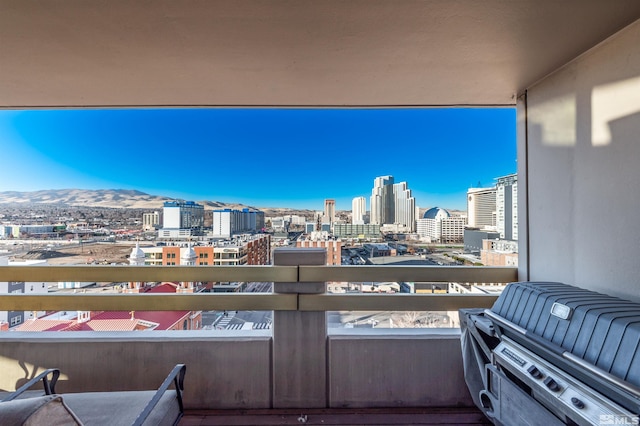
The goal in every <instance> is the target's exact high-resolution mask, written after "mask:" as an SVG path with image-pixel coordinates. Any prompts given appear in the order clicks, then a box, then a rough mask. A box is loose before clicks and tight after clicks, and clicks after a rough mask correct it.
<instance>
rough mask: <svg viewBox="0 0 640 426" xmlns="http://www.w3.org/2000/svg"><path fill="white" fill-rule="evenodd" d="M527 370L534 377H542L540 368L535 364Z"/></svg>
mask: <svg viewBox="0 0 640 426" xmlns="http://www.w3.org/2000/svg"><path fill="white" fill-rule="evenodd" d="M527 371H528V372H529V374H531V376H532V377H533V378H534V379H541V378H542V373H541V372H540V370H538V367H536V366H535V365H532V366H531V367H529V368H527Z"/></svg>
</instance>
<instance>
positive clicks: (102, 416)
mask: <svg viewBox="0 0 640 426" xmlns="http://www.w3.org/2000/svg"><path fill="white" fill-rule="evenodd" d="M155 393H156V391H126V392H83V393H65V394H63V395H62V397H63V398H64V401H65V403H66V404H67V405H68V406H69V407H70V408H71V410H73V412H74V413H75V414H76V416H78V418H79V419H80V420H82V422H83V423H85V424H87V425H128V424H132V423H133V422H134V421H135V420H136V418H137V417H138V415H139V414H140V413H141V412H142V410H144V407H146V406H147V403H148V402H149V401H150V400H151V398H153V395H154V394H155ZM179 415H180V407H179V405H178V400H177V398H176V392H175V391H172V390H168V391H167V392H165V393H164V395H162V398H161V399H160V401H159V402H158V405H156V407H155V408H154V409H153V411H152V412H151V414H150V415H149V417H148V418H147V420H146V421H145V423H144V424H145V425H173V424H174V423H175V422H176V420H177V419H178V416H179Z"/></svg>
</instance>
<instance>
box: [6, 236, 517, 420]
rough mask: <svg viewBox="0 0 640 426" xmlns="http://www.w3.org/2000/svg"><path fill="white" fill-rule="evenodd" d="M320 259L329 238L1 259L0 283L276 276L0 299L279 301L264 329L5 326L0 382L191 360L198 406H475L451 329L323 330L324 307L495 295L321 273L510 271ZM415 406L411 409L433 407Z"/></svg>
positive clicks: (449, 305)
mask: <svg viewBox="0 0 640 426" xmlns="http://www.w3.org/2000/svg"><path fill="white" fill-rule="evenodd" d="M324 256H325V253H324V250H323V249H277V250H276V252H275V254H274V259H275V266H235V267H220V266H213V267H203V266H195V267H181V266H165V267H155V266H146V267H133V266H131V267H127V266H104V267H102V266H87V267H85V266H73V267H71V266H70V267H66V266H58V267H4V268H0V281H18V280H20V281H31V280H49V281H51V280H64V281H68V280H77V281H87V280H89V281H94V280H95V281H130V280H131V281H167V280H168V281H173V280H175V281H185V280H187V281H273V282H274V293H273V294H264V293H263V294H255V293H254V294H250V293H244V294H243V293H200V294H176V295H168V294H160V295H158V294H156V295H153V294H118V295H103V294H99V295H95V294H94V295H91V294H73V295H38V296H27V295H13V294H10V295H6V296H3V297H2V298H0V310H39V311H44V310H129V311H140V310H160V311H162V310H177V309H180V310H196V311H197V310H273V311H274V313H273V315H274V318H273V329H272V330H250V331H244V330H233V331H227V330H223V331H217V330H216V331H204V330H202V331H184V332H182V331H180V332H172V331H164V332H163V331H157V332H156V331H148V332H68V333H57V332H43V333H29V332H4V333H0V341H2V343H3V344H2V345H1V346H0V347H1V348H2V349H0V351H1V353H0V365H1V366H2V369H3V372H4V373H3V375H2V378H1V379H0V380H2V382H1V383H2V384H1V385H0V387H2V388H3V389H13V388H14V387H15V385H16V383H19V381H20V380H21V379H22V378H25V376H30V375H32V374H34V373H35V372H36V371H38V370H41V369H43V368H47V367H52V366H55V367H58V368H60V369H61V370H62V373H63V377H62V380H61V381H60V382H59V385H58V387H59V390H60V392H69V391H71V390H73V391H90V390H98V389H104V388H105V387H107V388H110V389H116V388H119V389H141V388H145V387H150V386H151V387H153V386H155V385H156V383H155V382H156V381H157V380H158V378H159V377H162V374H163V372H164V371H166V370H167V368H169V367H170V366H172V365H174V364H175V363H178V362H181V363H185V364H186V365H187V368H188V373H187V380H186V389H185V395H184V396H185V404H186V409H187V411H188V412H191V413H193V415H194V416H197V415H201V414H202V410H274V409H275V410H285V411H280V412H279V413H280V414H281V415H291V412H287V411H286V410H293V409H295V410H298V411H299V410H303V409H309V410H312V411H310V412H314V413H315V414H320V413H322V414H323V415H329V414H331V413H330V412H327V411H324V412H322V411H319V410H326V409H336V410H337V409H342V410H343V411H344V410H345V409H350V410H352V411H351V412H350V413H351V414H354V413H358V412H357V411H353V410H356V409H360V410H364V409H370V408H386V409H396V408H397V409H409V408H410V409H420V408H422V409H426V408H438V407H439V408H442V407H461V408H463V410H462V411H461V413H462V414H464V410H467V409H471V407H472V406H473V404H472V402H471V400H470V397H469V395H468V391H467V390H466V385H465V383H464V378H463V372H462V360H461V351H460V342H459V329H376V328H369V329H357V328H355V329H346V328H344V329H328V328H327V321H326V312H327V311H377V310H385V311H456V310H457V309H459V308H463V307H483V306H484V307H489V306H491V305H492V304H493V301H494V300H495V296H491V295H471V294H468V295H449V294H421V295H416V294H411V295H409V294H395V295H386V294H375V295H371V294H347V295H344V294H327V293H326V292H325V282H327V281H356V280H357V281H363V280H365V281H381V280H385V281H386V280H399V281H402V280H411V281H427V282H448V281H457V282H494V283H496V282H510V281H514V280H516V277H517V271H516V269H514V268H479V267H403V266H384V267H383V266H352V267H345V266H340V267H338V266H322V265H323V263H324ZM465 407H466V408H465ZM313 410H316V411H313ZM436 412H437V410H436ZM271 413H273V411H271ZM287 413H288V414H287ZM359 413H360V414H361V415H362V414H367V413H368V415H374V414H376V413H372V412H366V411H360V412H359ZM420 413H421V412H419V411H410V410H409V411H406V412H405V414H407V415H409V414H413V415H427V414H428V413H427V414H425V413H424V412H422V414H420ZM473 413H474V412H473V410H471V414H470V415H472V416H475V415H476V414H477V413H476V414H473ZM333 414H335V412H334V413H333ZM395 414H400V412H395ZM440 414H442V412H441V413H440ZM218 415H220V413H219V412H218ZM263 415H265V416H267V414H266V412H263ZM272 415H273V414H272ZM376 415H377V416H378V417H374V418H378V419H379V420H380V419H381V418H382V417H380V416H383V415H389V413H388V412H378V413H377V414H376ZM431 415H432V414H431Z"/></svg>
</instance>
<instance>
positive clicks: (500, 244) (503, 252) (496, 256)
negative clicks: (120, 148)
mask: <svg viewBox="0 0 640 426" xmlns="http://www.w3.org/2000/svg"><path fill="white" fill-rule="evenodd" d="M480 259H481V262H482V264H483V265H485V266H518V242H517V241H509V240H483V241H482V250H481V251H480Z"/></svg>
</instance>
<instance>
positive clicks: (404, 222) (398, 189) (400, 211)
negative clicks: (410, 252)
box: [393, 182, 416, 232]
mask: <svg viewBox="0 0 640 426" xmlns="http://www.w3.org/2000/svg"><path fill="white" fill-rule="evenodd" d="M393 204H394V218H395V220H394V222H393V223H394V224H397V225H400V226H401V227H403V228H404V229H405V230H406V231H409V232H413V231H415V229H416V199H415V198H413V196H412V195H411V190H410V189H409V188H407V182H400V183H396V184H394V185H393Z"/></svg>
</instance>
